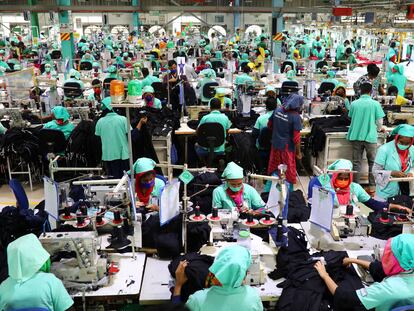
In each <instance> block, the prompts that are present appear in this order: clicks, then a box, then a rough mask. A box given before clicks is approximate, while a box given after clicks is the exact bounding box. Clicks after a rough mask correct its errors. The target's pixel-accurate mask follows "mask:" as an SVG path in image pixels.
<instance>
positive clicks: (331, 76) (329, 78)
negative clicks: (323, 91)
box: [321, 70, 339, 87]
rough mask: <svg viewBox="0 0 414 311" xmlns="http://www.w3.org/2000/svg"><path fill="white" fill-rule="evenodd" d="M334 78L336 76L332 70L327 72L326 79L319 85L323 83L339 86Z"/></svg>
mask: <svg viewBox="0 0 414 311" xmlns="http://www.w3.org/2000/svg"><path fill="white" fill-rule="evenodd" d="M335 76H336V72H335V71H333V70H329V71H328V72H327V77H326V78H325V79H323V80H322V82H321V84H322V83H324V82H328V83H333V84H335V87H337V86H338V84H339V81H338V80H336V79H335Z"/></svg>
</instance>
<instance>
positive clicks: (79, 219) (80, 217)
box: [76, 213, 84, 226]
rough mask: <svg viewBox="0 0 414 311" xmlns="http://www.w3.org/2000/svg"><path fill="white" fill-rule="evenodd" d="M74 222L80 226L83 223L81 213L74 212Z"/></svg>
mask: <svg viewBox="0 0 414 311" xmlns="http://www.w3.org/2000/svg"><path fill="white" fill-rule="evenodd" d="M76 224H77V225H78V226H82V225H83V224H84V218H83V216H82V213H77V214H76Z"/></svg>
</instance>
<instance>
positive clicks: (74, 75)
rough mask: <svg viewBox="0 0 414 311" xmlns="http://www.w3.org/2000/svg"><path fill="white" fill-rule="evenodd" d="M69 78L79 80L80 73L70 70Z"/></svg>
mask: <svg viewBox="0 0 414 311" xmlns="http://www.w3.org/2000/svg"><path fill="white" fill-rule="evenodd" d="M69 76H70V77H73V78H75V79H76V80H80V78H81V74H80V72H79V71H77V70H75V69H71V70H70V71H69Z"/></svg>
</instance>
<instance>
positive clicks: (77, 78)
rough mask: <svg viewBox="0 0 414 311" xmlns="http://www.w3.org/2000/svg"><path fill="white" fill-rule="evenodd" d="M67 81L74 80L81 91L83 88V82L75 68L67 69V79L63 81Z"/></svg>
mask: <svg viewBox="0 0 414 311" xmlns="http://www.w3.org/2000/svg"><path fill="white" fill-rule="evenodd" d="M67 82H76V83H78V84H79V85H80V89H81V90H82V91H83V90H84V89H85V87H84V85H83V82H82V81H81V74H80V72H79V71H77V70H75V69H71V70H70V71H69V79H67V80H66V81H65V83H67Z"/></svg>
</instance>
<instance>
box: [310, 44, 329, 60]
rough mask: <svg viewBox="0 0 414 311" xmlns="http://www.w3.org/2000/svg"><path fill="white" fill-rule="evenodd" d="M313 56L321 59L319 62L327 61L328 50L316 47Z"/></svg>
mask: <svg viewBox="0 0 414 311" xmlns="http://www.w3.org/2000/svg"><path fill="white" fill-rule="evenodd" d="M312 55H313V57H315V58H316V59H319V60H322V59H325V56H326V50H325V48H324V47H323V46H316V47H315V48H314V49H313V50H312Z"/></svg>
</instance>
